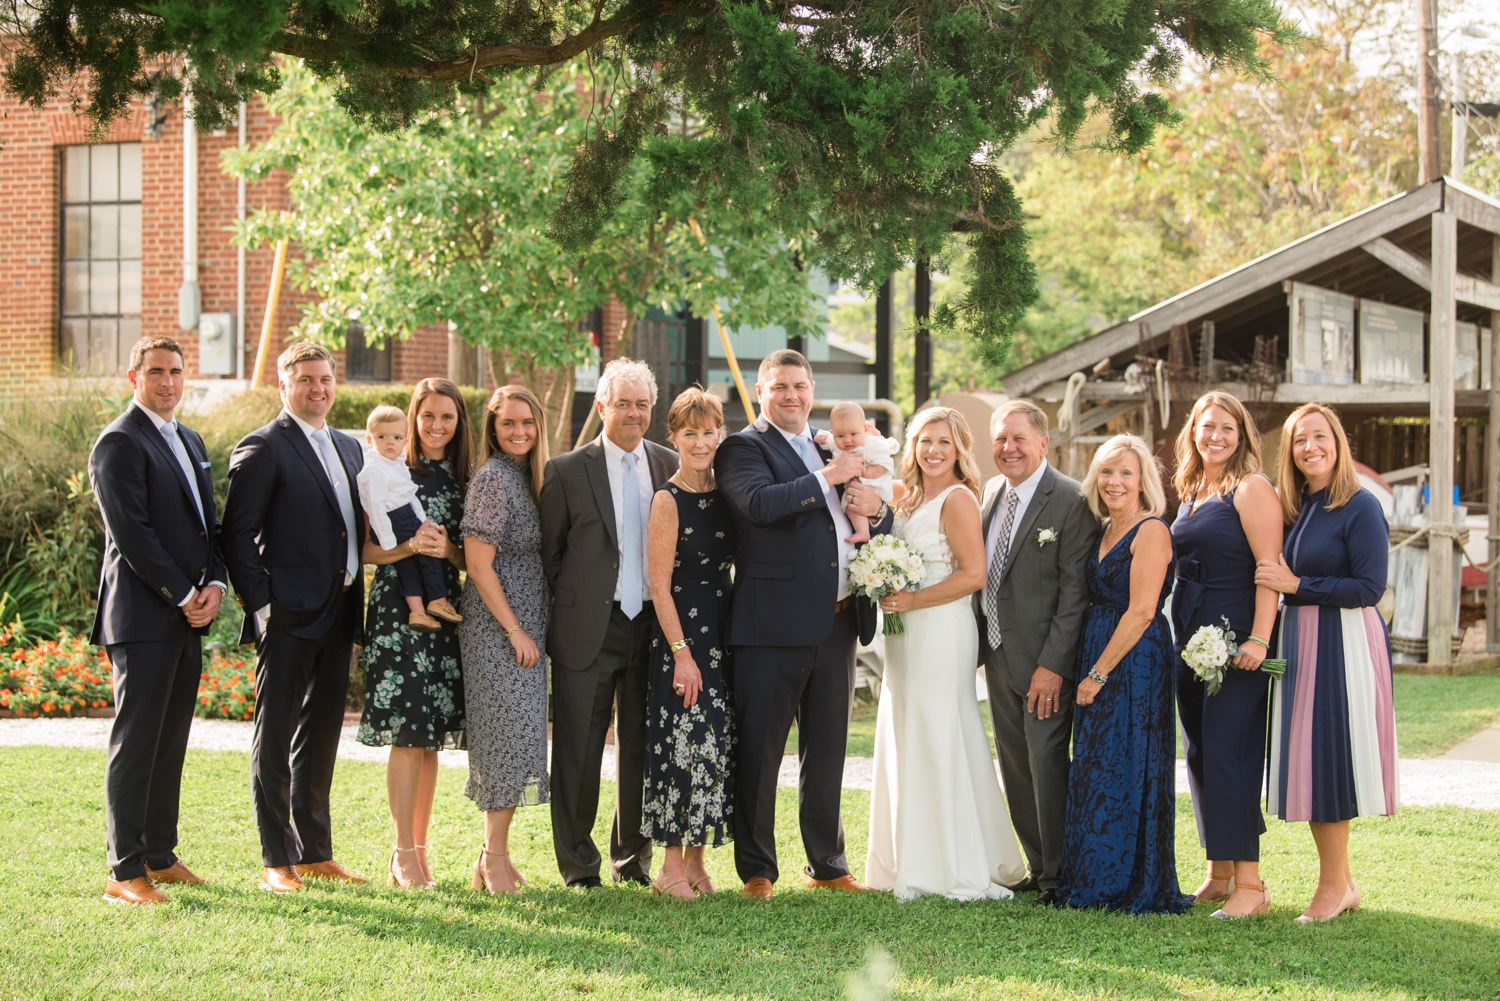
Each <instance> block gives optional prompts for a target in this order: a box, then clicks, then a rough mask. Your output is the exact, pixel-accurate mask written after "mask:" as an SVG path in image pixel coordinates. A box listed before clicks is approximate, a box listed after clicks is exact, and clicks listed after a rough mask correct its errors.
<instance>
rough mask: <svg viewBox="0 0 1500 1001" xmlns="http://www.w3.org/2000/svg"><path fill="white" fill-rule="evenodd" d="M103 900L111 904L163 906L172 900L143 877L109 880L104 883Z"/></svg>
mask: <svg viewBox="0 0 1500 1001" xmlns="http://www.w3.org/2000/svg"><path fill="white" fill-rule="evenodd" d="M104 899H105V900H106V901H107V902H109V903H111V904H143V905H144V904H165V903H166V902H167V901H169V900H171V899H172V898H171V897H169V896H167V895H166V894H165V893H162V892H161V891H160V890H158V889H157V888H156V887H155V886H153V885H152V883H151V880H149V879H147V878H146V877H145V876H137V877H136V878H135V879H109V880H106V881H105V883H104Z"/></svg>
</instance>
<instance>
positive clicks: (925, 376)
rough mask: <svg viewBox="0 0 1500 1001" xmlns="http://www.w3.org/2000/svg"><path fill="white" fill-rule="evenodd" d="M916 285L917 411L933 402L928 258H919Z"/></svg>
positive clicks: (914, 393)
mask: <svg viewBox="0 0 1500 1001" xmlns="http://www.w3.org/2000/svg"><path fill="white" fill-rule="evenodd" d="M913 285H914V286H915V287H914V288H913V289H912V292H913V298H914V299H915V300H916V301H915V302H914V303H913V305H914V306H915V307H916V309H915V312H916V314H917V317H916V319H917V333H916V337H915V338H914V342H913V344H912V404H913V409H918V408H920V407H921V406H922V404H924V403H926V402H927V401H928V400H930V399H932V332H931V331H930V330H928V329H927V315H928V313H929V311H930V310H931V308H932V269H931V266H930V263H929V261H928V260H927V258H925V257H918V258H917V261H916V276H915V279H914V281H913Z"/></svg>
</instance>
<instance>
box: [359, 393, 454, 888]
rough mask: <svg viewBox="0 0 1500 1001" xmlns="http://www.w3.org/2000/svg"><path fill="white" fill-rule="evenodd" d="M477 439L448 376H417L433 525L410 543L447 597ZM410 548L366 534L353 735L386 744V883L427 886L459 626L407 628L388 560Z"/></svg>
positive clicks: (417, 454) (416, 443)
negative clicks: (359, 703)
mask: <svg viewBox="0 0 1500 1001" xmlns="http://www.w3.org/2000/svg"><path fill="white" fill-rule="evenodd" d="M472 450H473V439H472V437H471V436H470V432H469V413H468V409H467V408H466V407H465V406H464V398H463V395H462V394H461V393H460V392H459V389H458V387H457V386H455V385H454V384H453V383H451V382H449V381H448V380H447V379H423V380H422V381H421V382H419V383H417V386H416V390H415V391H414V392H413V393H412V400H411V406H410V407H409V408H408V410H407V439H406V464H407V465H408V466H409V467H410V468H411V471H412V480H413V481H414V482H415V483H416V485H417V498H418V499H419V500H420V501H421V502H422V509H423V510H424V511H426V512H427V517H428V518H429V519H430V521H431V524H429V525H425V526H424V527H423V528H422V529H421V530H420V531H418V533H417V534H416V535H415V536H413V538H412V540H411V542H412V544H413V546H414V547H416V548H417V549H418V551H420V552H423V553H428V554H430V555H433V556H440V557H444V558H445V559H446V560H447V564H446V566H445V567H444V569H445V571H446V575H447V581H448V600H449V601H450V602H456V601H457V600H458V595H459V591H460V588H459V577H458V571H459V568H460V567H462V566H463V563H464V552H463V548H462V546H461V545H460V539H459V534H458V526H459V523H460V522H461V521H462V520H463V515H464V491H465V489H466V488H467V487H468V482H469V468H470V463H471V461H472V460H471V455H472ZM410 555H411V553H410V552H408V551H407V549H406V547H405V546H404V545H403V546H398V547H396V548H395V549H393V550H390V551H386V550H383V549H381V548H380V545H379V543H377V542H375V541H374V540H373V539H367V540H365V547H364V554H363V558H364V562H366V563H373V564H376V565H377V568H376V570H375V580H374V582H373V583H372V584H371V585H370V604H369V610H368V612H367V613H366V617H365V646H364V649H363V650H362V652H361V653H360V658H359V662H360V667H361V668H363V670H364V678H365V710H364V714H363V716H362V717H361V719H360V723H359V732H358V739H359V742H360V743H362V744H368V745H370V746H372V747H389V748H390V749H391V752H390V759H389V761H388V762H387V765H386V794H387V797H388V798H389V800H390V808H391V820H392V821H393V822H394V823H395V827H396V843H395V850H394V851H393V852H392V853H391V862H390V873H389V877H390V882H391V883H392V884H393V885H395V886H399V887H403V888H405V887H411V886H430V885H432V883H433V879H432V870H431V869H430V868H429V867H428V864H427V825H428V821H429V820H430V819H431V817H432V801H433V797H434V795H435V794H436V791H437V776H438V751H439V750H441V749H443V748H453V747H461V746H463V739H464V690H463V672H462V670H461V668H460V658H459V647H458V631H457V630H456V629H455V628H454V627H453V626H452V625H449V624H447V623H444V624H443V627H442V629H441V630H439V631H438V632H435V633H422V632H416V631H414V630H412V629H410V628H409V627H408V626H407V624H406V622H407V616H408V614H409V613H408V609H407V607H406V601H405V599H404V598H402V596H401V589H400V586H399V584H398V582H397V580H396V568H395V567H394V566H392V565H391V564H392V563H394V562H395V560H397V559H400V558H401V557H404V556H410Z"/></svg>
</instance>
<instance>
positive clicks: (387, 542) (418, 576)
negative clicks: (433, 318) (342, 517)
mask: <svg viewBox="0 0 1500 1001" xmlns="http://www.w3.org/2000/svg"><path fill="white" fill-rule="evenodd" d="M365 446H366V448H365V465H364V468H363V469H361V470H360V471H359V475H358V476H357V477H356V480H357V481H358V483H359V503H360V505H361V506H362V507H363V508H364V509H365V514H366V515H368V516H369V519H370V536H371V538H373V539H374V540H375V542H376V543H377V544H378V545H379V546H380V548H381V549H384V550H386V551H387V552H389V551H390V550H392V549H395V548H396V547H397V546H401V545H405V546H407V548H408V549H410V551H411V555H410V556H406V557H403V558H402V559H399V560H397V561H396V579H397V581H398V582H399V584H400V586H401V594H402V596H403V597H405V598H406V606H407V608H409V609H410V610H411V615H410V616H409V617H408V618H407V621H406V624H407V626H409V627H410V628H412V629H415V630H416V631H417V632H423V633H435V632H437V631H438V630H439V629H441V628H443V624H442V623H441V622H439V621H438V619H446V620H447V621H449V622H462V621H463V620H464V617H463V616H462V615H460V614H459V611H458V609H456V608H454V607H453V606H452V605H451V604H449V603H448V588H447V583H446V582H445V581H444V579H443V561H442V560H440V559H438V558H437V557H436V556H421V555H418V553H417V550H416V547H415V546H414V545H412V544H411V538H412V536H414V535H416V534H417V529H419V528H421V527H422V525H423V523H425V522H426V521H427V512H425V511H423V510H422V504H421V502H420V501H418V500H417V485H416V484H415V483H413V482H412V479H411V470H410V469H408V468H407V466H406V456H405V452H406V414H404V413H402V412H401V411H400V410H399V409H397V408H396V407H392V406H389V405H385V404H382V405H381V406H378V407H376V408H375V409H374V410H372V411H370V416H369V419H368V420H366V421H365ZM434 616H435V617H434Z"/></svg>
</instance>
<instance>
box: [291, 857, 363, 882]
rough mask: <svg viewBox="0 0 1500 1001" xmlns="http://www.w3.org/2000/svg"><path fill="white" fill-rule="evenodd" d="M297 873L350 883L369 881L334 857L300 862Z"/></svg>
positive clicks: (302, 875)
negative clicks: (321, 860)
mask: <svg viewBox="0 0 1500 1001" xmlns="http://www.w3.org/2000/svg"><path fill="white" fill-rule="evenodd" d="M297 875H298V876H301V877H302V878H303V879H342V880H345V881H347V882H350V883H368V882H369V880H368V879H365V878H364V877H363V876H361V875H359V874H358V873H353V872H350V871H349V870H348V869H345V868H344V867H343V866H341V865H339V864H338V863H337V862H335V861H334V860H333V859H329V860H328V861H327V862H298V863H297Z"/></svg>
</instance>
